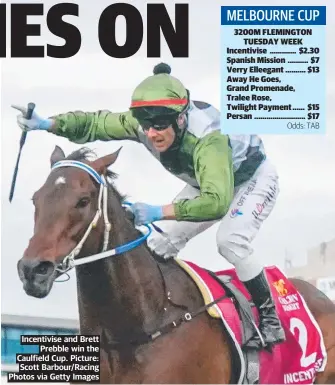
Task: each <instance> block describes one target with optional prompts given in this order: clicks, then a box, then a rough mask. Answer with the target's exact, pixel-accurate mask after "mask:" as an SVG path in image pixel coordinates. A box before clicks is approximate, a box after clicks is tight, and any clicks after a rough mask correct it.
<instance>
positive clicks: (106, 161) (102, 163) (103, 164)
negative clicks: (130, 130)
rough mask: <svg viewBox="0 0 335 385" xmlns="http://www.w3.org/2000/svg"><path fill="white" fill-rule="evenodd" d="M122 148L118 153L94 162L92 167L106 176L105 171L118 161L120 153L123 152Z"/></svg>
mask: <svg viewBox="0 0 335 385" xmlns="http://www.w3.org/2000/svg"><path fill="white" fill-rule="evenodd" d="M121 148H122V147H120V148H119V149H118V150H117V151H115V152H113V153H112V154H109V155H105V156H103V157H101V158H99V159H97V160H95V161H93V162H92V163H91V167H93V168H94V169H95V171H96V172H98V173H99V174H104V171H105V170H106V169H107V168H108V167H109V166H111V165H112V164H113V163H114V162H115V161H116V159H117V158H118V156H119V153H120V151H121Z"/></svg>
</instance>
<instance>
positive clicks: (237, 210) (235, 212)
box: [230, 209, 243, 218]
mask: <svg viewBox="0 0 335 385" xmlns="http://www.w3.org/2000/svg"><path fill="white" fill-rule="evenodd" d="M238 215H243V213H242V212H241V211H240V210H239V209H232V210H231V212H230V218H235V217H237V216H238Z"/></svg>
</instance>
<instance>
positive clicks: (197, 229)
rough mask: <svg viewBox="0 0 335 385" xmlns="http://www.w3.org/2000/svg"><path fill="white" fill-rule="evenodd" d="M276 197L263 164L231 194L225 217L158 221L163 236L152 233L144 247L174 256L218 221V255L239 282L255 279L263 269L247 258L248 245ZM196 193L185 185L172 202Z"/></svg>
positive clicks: (272, 176)
mask: <svg viewBox="0 0 335 385" xmlns="http://www.w3.org/2000/svg"><path fill="white" fill-rule="evenodd" d="M278 193H279V186H278V175H277V172H276V169H275V167H274V166H273V165H272V164H271V163H270V162H269V161H268V160H265V161H264V162H263V163H262V164H261V165H260V166H259V168H258V169H257V170H256V172H255V174H254V175H253V177H252V178H251V179H250V180H248V181H247V182H245V183H243V184H242V185H240V186H239V187H238V188H236V189H235V191H234V198H233V201H232V202H231V205H230V207H229V210H228V212H227V214H226V215H225V216H224V217H223V218H222V219H221V220H215V221H206V222H186V221H171V220H169V221H162V222H161V223H160V224H159V227H160V228H161V229H162V230H163V231H164V233H165V234H166V235H167V236H162V235H160V234H159V233H157V232H155V231H154V232H153V233H152V235H151V236H150V237H149V239H148V246H149V247H150V249H151V250H154V251H155V252H156V253H157V254H159V255H162V256H164V257H165V258H167V257H170V256H176V255H177V254H178V252H179V251H180V250H181V249H182V248H184V247H185V245H186V243H187V242H188V241H189V240H190V239H191V238H193V237H194V236H196V235H198V234H200V233H201V232H203V231H205V230H206V229H208V228H209V227H211V226H212V225H213V224H214V223H217V222H218V221H220V222H221V223H220V225H219V228H218V231H217V234H216V243H217V248H218V252H219V253H220V254H221V255H222V256H223V257H224V258H226V259H227V260H228V261H229V262H230V263H231V264H233V265H234V266H235V268H236V272H237V274H238V276H239V278H240V280H241V281H248V280H250V279H252V278H254V277H255V276H256V275H258V274H259V273H260V272H261V270H262V268H263V266H262V265H261V264H259V263H258V261H257V260H256V261H255V260H254V258H252V257H251V255H252V253H253V248H252V247H251V242H252V241H253V239H254V238H255V236H256V234H257V233H258V231H259V229H260V227H261V224H262V223H263V221H264V220H265V219H266V218H267V217H268V216H269V214H270V212H271V211H272V209H273V207H274V205H275V202H276V199H277V196H278ZM199 194H200V191H199V190H197V189H195V188H194V187H192V186H189V185H187V186H186V187H185V188H184V189H183V190H182V191H181V192H180V193H179V194H178V195H177V196H176V198H175V199H174V202H175V201H177V200H179V199H185V198H189V199H192V198H195V197H196V196H198V195H199Z"/></svg>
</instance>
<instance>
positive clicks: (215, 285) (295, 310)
mask: <svg viewBox="0 0 335 385" xmlns="http://www.w3.org/2000/svg"><path fill="white" fill-rule="evenodd" d="M175 260H176V262H177V263H178V264H179V265H180V266H181V267H182V268H183V269H184V270H185V271H186V272H187V273H188V274H189V275H190V276H191V277H192V279H193V280H194V281H195V283H196V285H197V286H198V289H199V290H200V292H201V293H202V296H203V298H204V302H205V304H208V303H210V302H212V301H213V300H215V299H216V298H219V297H221V296H223V295H224V294H225V293H226V294H227V295H230V298H227V297H226V298H225V299H223V300H221V301H220V302H219V303H218V304H216V305H213V306H212V307H210V308H208V310H207V311H208V314H209V315H210V316H211V317H214V318H220V319H221V320H222V322H223V326H224V328H225V329H226V330H227V332H228V333H229V334H230V337H231V339H232V341H233V342H234V345H235V348H236V353H237V355H238V357H239V360H240V369H241V370H240V376H239V377H240V379H239V382H238V383H239V384H240V383H260V384H313V383H314V381H315V377H316V374H317V372H322V371H324V368H325V366H326V363H327V353H326V349H325V345H324V340H323V336H322V334H321V330H320V328H319V326H318V324H317V322H316V320H315V318H314V317H313V315H312V313H311V312H310V310H309V309H308V307H307V304H306V302H305V301H304V299H303V297H302V296H301V295H300V294H299V292H298V291H297V290H296V288H295V287H294V286H293V284H292V283H291V282H290V281H289V280H288V279H287V277H286V276H285V275H284V273H282V272H281V271H280V269H279V268H278V267H276V266H269V267H266V269H265V271H266V275H267V279H268V282H269V284H270V287H271V291H272V295H273V298H274V300H275V303H276V308H277V311H278V314H279V317H280V320H281V323H282V326H283V328H284V330H285V334H286V341H285V342H283V343H281V344H277V345H275V346H274V347H273V349H272V352H268V351H267V350H261V351H260V352H253V353H251V355H250V356H249V355H248V354H246V353H245V352H244V351H243V350H242V345H243V342H244V341H245V337H246V332H247V331H248V330H247V329H248V328H249V335H250V331H251V334H252V333H254V331H255V327H257V326H256V325H258V312H257V309H256V307H255V306H251V305H252V302H251V296H250V294H249V292H248V291H247V290H246V288H245V287H244V285H243V283H241V281H239V279H238V278H237V275H236V272H235V269H229V270H223V271H219V272H216V273H213V272H210V271H208V270H206V269H203V268H201V267H200V266H197V265H196V264H194V263H192V262H188V261H184V260H181V259H179V258H176V259H175ZM218 278H219V279H218ZM225 281H226V282H228V281H230V282H229V284H227V283H225ZM232 299H233V300H232ZM248 312H249V315H250V316H251V317H253V320H254V322H255V324H254V325H253V324H252V322H250V321H248V317H245V313H248ZM241 313H242V317H241ZM243 314H244V316H243ZM241 319H242V321H243V322H241ZM255 355H256V356H255ZM255 370H257V373H255Z"/></svg>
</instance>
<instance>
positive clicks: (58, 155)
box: [50, 146, 65, 167]
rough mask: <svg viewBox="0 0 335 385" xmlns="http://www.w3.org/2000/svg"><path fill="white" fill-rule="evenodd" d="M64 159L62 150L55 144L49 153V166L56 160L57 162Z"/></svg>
mask: <svg viewBox="0 0 335 385" xmlns="http://www.w3.org/2000/svg"><path fill="white" fill-rule="evenodd" d="M64 159H65V154H64V151H63V150H62V149H61V148H60V147H59V146H56V147H55V149H54V150H53V153H52V154H51V157H50V164H51V167H52V166H53V165H54V164H55V163H56V162H59V161H60V160H64Z"/></svg>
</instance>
